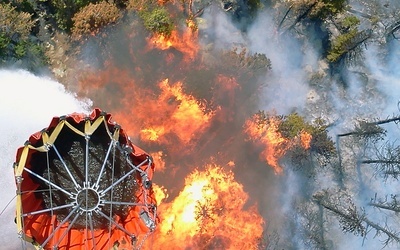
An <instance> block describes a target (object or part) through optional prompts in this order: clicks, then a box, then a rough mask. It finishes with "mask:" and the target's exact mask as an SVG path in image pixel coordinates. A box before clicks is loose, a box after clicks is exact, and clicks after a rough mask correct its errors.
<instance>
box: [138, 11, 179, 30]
mask: <svg viewBox="0 0 400 250" xmlns="http://www.w3.org/2000/svg"><path fill="white" fill-rule="evenodd" d="M140 17H141V18H142V20H143V23H144V26H145V27H146V29H147V30H149V31H151V32H154V33H157V34H160V35H164V36H167V37H168V36H170V35H171V33H172V30H173V29H174V24H173V21H172V19H171V18H170V16H169V13H168V11H167V9H165V8H164V7H156V8H154V9H152V10H147V9H146V10H143V11H141V12H140Z"/></svg>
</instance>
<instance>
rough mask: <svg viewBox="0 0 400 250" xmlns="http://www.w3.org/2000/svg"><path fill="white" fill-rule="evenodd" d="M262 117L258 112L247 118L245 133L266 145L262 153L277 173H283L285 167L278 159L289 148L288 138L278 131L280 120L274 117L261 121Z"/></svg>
mask: <svg viewBox="0 0 400 250" xmlns="http://www.w3.org/2000/svg"><path fill="white" fill-rule="evenodd" d="M260 119H261V117H259V115H257V114H256V115H254V116H253V117H252V119H249V120H247V121H246V123H245V126H244V127H245V133H246V134H248V135H249V137H250V138H251V140H253V141H258V142H260V143H261V144H262V145H265V149H264V150H263V151H262V153H261V155H262V156H263V157H264V158H265V159H266V161H267V163H268V164H269V165H270V166H272V167H273V169H274V171H275V173H276V174H281V173H282V171H283V169H282V167H281V166H280V165H279V164H278V160H279V158H280V157H281V156H282V155H283V154H284V153H285V151H286V150H287V149H288V145H287V140H286V139H285V138H284V137H283V136H282V135H281V133H279V131H278V126H279V123H280V121H279V120H277V119H276V118H272V117H271V118H269V119H268V120H265V121H263V122H260Z"/></svg>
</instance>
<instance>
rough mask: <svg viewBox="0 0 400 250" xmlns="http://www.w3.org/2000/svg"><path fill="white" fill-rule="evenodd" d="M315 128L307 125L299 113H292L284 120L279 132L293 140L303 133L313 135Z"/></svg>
mask: <svg viewBox="0 0 400 250" xmlns="http://www.w3.org/2000/svg"><path fill="white" fill-rule="evenodd" d="M312 130H313V127H312V126H311V125H310V124H309V123H307V122H306V121H305V120H304V118H303V117H302V116H300V115H299V114H297V113H291V114H289V115H288V116H284V117H283V118H282V122H281V123H280V124H279V132H280V133H281V134H282V136H284V137H286V138H289V139H293V138H295V137H296V136H298V135H299V134H300V132H301V131H305V132H308V133H310V134H311V133H312Z"/></svg>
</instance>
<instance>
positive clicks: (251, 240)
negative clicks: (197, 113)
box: [149, 164, 264, 249]
mask: <svg viewBox="0 0 400 250" xmlns="http://www.w3.org/2000/svg"><path fill="white" fill-rule="evenodd" d="M159 197H162V195H161V196H160V195H159ZM164 197H165V196H164ZM248 198H249V197H248V194H247V193H246V192H244V190H243V186H242V185H241V184H240V183H238V182H237V181H236V180H235V177H234V174H233V173H232V172H231V171H229V170H226V169H224V168H222V167H220V166H217V165H212V164H210V165H207V166H206V167H205V170H203V171H200V170H195V171H193V172H192V173H191V174H190V175H189V176H187V177H186V178H185V187H184V189H183V190H182V191H181V192H180V193H179V195H178V196H177V197H176V198H175V199H174V200H173V201H171V202H165V203H163V202H161V205H160V206H159V211H160V213H161V215H160V224H159V225H158V228H157V230H156V232H155V237H154V241H152V242H151V243H150V242H149V244H151V245H152V246H153V247H154V249H163V246H164V247H165V246H168V248H169V249H188V248H189V249H192V248H193V249H239V248H240V249H257V246H258V244H259V243H260V239H261V237H262V233H263V225H264V220H263V218H262V217H261V216H260V215H259V214H258V211H257V208H256V206H255V205H253V206H252V207H250V208H248V209H245V204H246V202H247V200H248ZM159 199H160V198H159Z"/></svg>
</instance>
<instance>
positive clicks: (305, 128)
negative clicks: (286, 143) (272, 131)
mask: <svg viewBox="0 0 400 250" xmlns="http://www.w3.org/2000/svg"><path fill="white" fill-rule="evenodd" d="M278 131H279V132H280V133H281V134H282V136H284V137H285V138H288V139H293V138H295V137H297V136H299V134H300V133H301V132H307V133H308V134H310V135H311V136H312V139H311V143H310V149H311V151H314V152H316V153H318V154H320V155H324V156H327V157H330V156H333V155H335V152H336V148H335V144H334V142H333V141H332V140H331V138H330V137H329V136H328V131H327V129H326V126H325V125H324V122H323V121H322V120H320V119H317V120H316V121H315V122H314V124H311V123H308V122H307V121H305V120H304V117H302V116H300V115H299V114H297V113H291V114H289V115H287V116H283V117H281V123H280V124H279V127H278Z"/></svg>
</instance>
